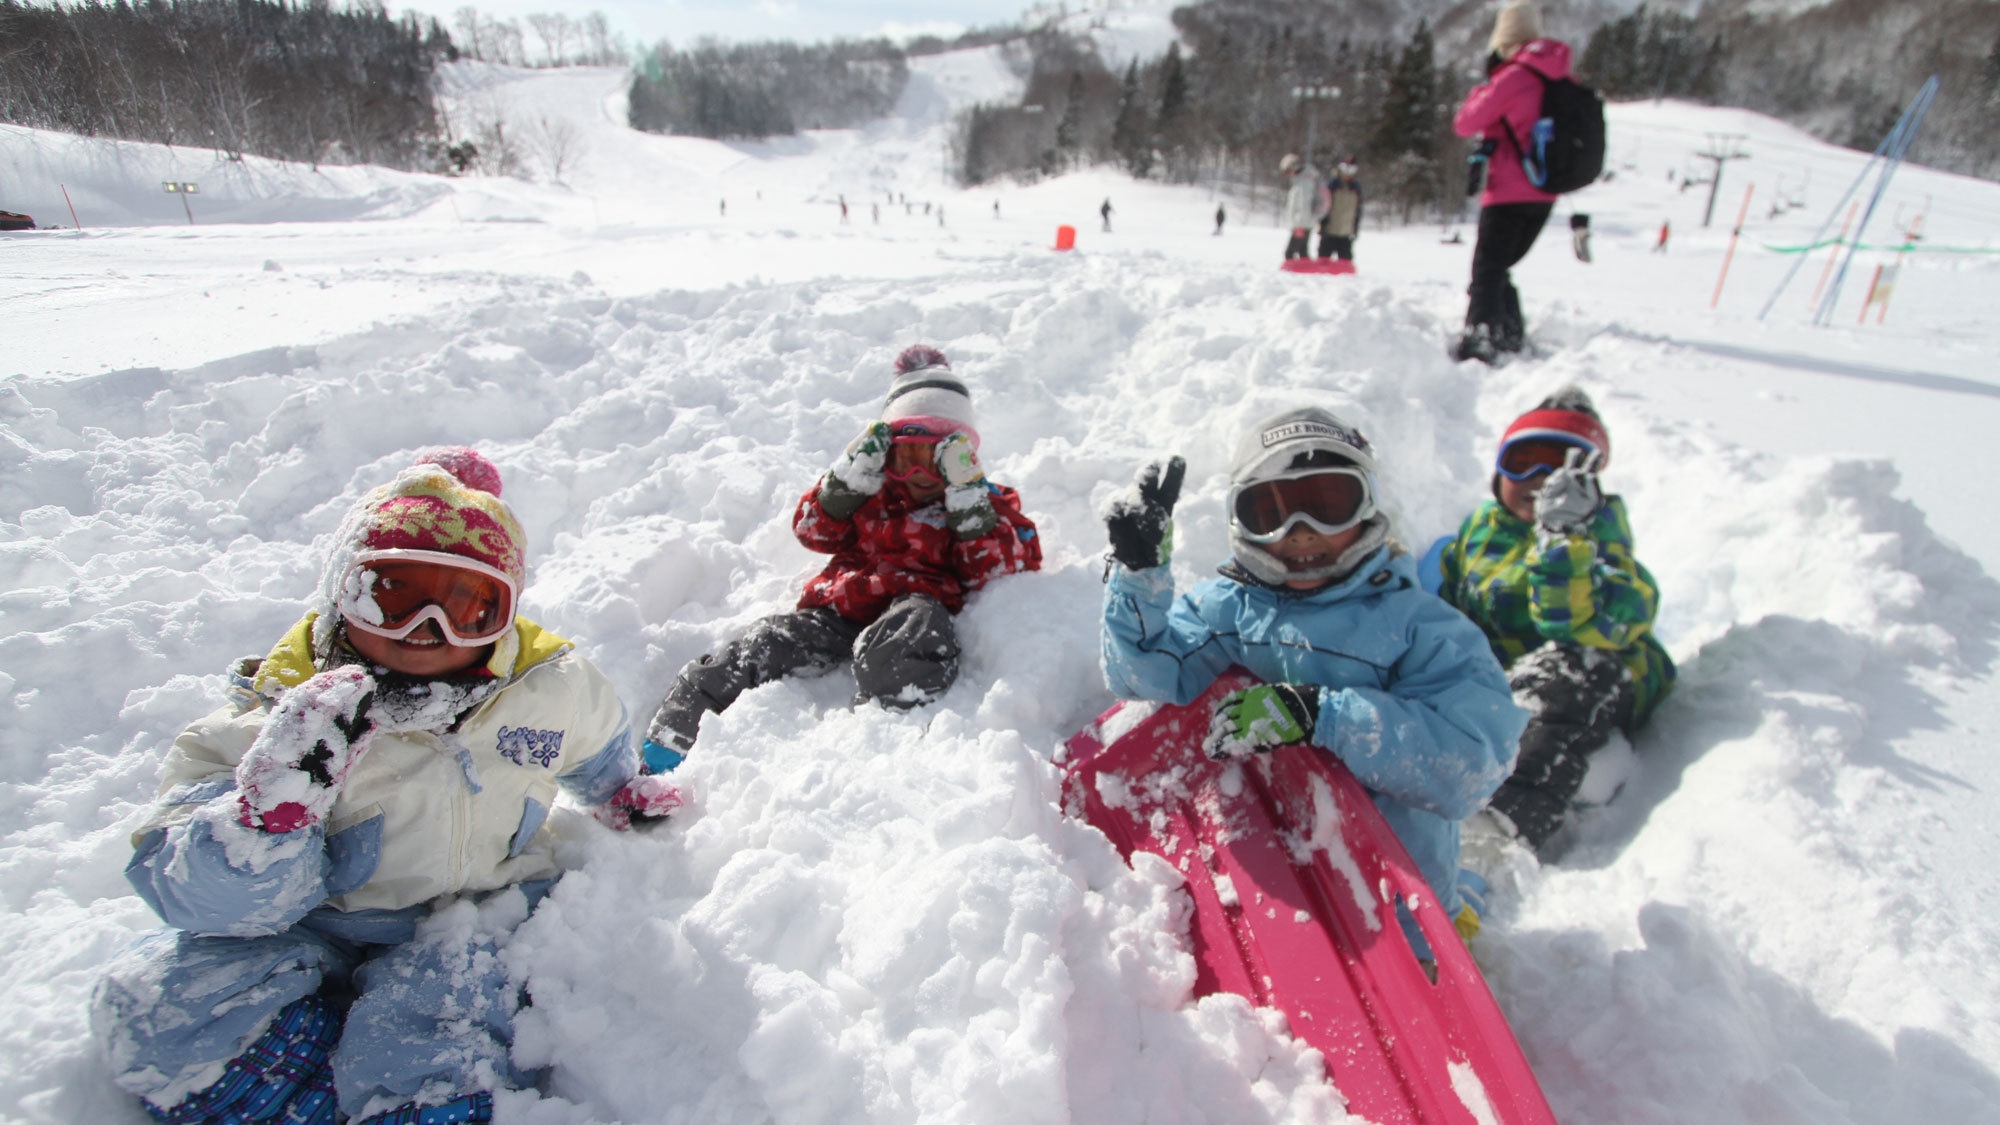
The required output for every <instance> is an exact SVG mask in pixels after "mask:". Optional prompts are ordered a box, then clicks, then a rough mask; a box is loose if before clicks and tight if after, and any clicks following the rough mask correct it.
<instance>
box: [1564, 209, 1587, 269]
mask: <svg viewBox="0 0 2000 1125" xmlns="http://www.w3.org/2000/svg"><path fill="white" fill-rule="evenodd" d="M1569 245H1570V249H1572V250H1574V251H1576V260H1577V261H1579V262H1582V263H1584V264H1586V265H1588V264H1589V263H1590V216H1589V215H1571V216H1570V217H1569Z"/></svg>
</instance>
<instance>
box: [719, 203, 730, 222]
mask: <svg viewBox="0 0 2000 1125" xmlns="http://www.w3.org/2000/svg"><path fill="white" fill-rule="evenodd" d="M717 206H718V207H719V209H720V211H721V214H722V217H723V218H725V219H726V218H728V217H729V201H728V200H727V199H725V200H722V201H721V203H719V204H718V205H717Z"/></svg>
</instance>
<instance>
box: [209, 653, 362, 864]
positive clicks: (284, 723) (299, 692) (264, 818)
mask: <svg viewBox="0 0 2000 1125" xmlns="http://www.w3.org/2000/svg"><path fill="white" fill-rule="evenodd" d="M374 698H375V681H374V679H372V678H371V677H370V676H369V675H368V673H366V672H363V671H362V670H361V669H359V668H357V667H354V666H352V665H350V666H348V667H344V668H332V669H329V670H327V671H325V672H321V673H319V674H318V675H315V676H313V677H312V678H311V679H309V680H307V681H306V682H304V683H302V684H300V685H299V686H297V687H295V688H293V689H291V690H290V691H287V692H286V693H285V695H284V698H282V699H280V700H279V701H278V705H277V707H276V708H274V709H273V710H272V712H271V717H270V718H268V719H266V720H264V729H263V730H262V731H260V732H259V733H258V735H257V741H255V742H253V743H251V744H250V749H249V750H248V751H246V752H245V753H244V755H243V760H242V761H240V762H238V763H237V764H236V788H237V793H238V798H237V799H238V800H239V801H241V803H242V806H243V813H242V816H241V817H240V819H241V820H242V821H243V823H244V824H247V825H249V826H250V827H252V828H261V829H263V830H264V831H266V832H296V831H298V830H299V829H301V828H305V827H307V826H309V825H313V824H318V823H319V822H320V821H322V820H324V819H326V814H327V811H328V810H329V809H331V808H333V802H334V801H335V800H336V799H338V798H339V796H340V787H341V786H342V785H343V784H345V783H346V781H347V771H349V770H351V769H353V768H354V764H355V763H356V762H359V761H360V760H361V756H362V755H363V754H366V753H367V752H368V746H369V744H370V743H371V742H373V741H374V738H375V721H374V720H373V719H371V718H370V717H369V715H368V706H369V704H370V703H372V702H373V701H374Z"/></svg>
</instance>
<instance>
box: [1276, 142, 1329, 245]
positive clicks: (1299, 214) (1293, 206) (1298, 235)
mask: <svg viewBox="0 0 2000 1125" xmlns="http://www.w3.org/2000/svg"><path fill="white" fill-rule="evenodd" d="M1278 175H1279V176H1281V177H1283V178H1284V179H1285V180H1287V181H1288V182H1289V183H1290V184H1291V187H1290V189H1288V190H1287V191H1286V192H1285V226H1286V227H1288V228H1290V230H1291V232H1292V233H1291V238H1290V239H1289V240H1287V241H1286V243H1285V260H1286V261H1288V262H1289V261H1291V260H1292V259H1294V258H1310V257H1312V248H1311V246H1310V245H1308V242H1307V240H1308V239H1309V238H1311V237H1312V229H1313V228H1314V227H1316V226H1318V225H1319V221H1320V219H1321V218H1322V217H1323V216H1324V215H1325V214H1326V209H1327V198H1326V185H1325V184H1322V183H1320V182H1319V169H1317V168H1315V167H1313V166H1312V165H1310V164H1308V163H1306V162H1305V161H1304V160H1303V159H1301V158H1300V157H1299V154H1298V153H1295V152H1288V153H1286V154H1285V158H1284V159H1283V160H1281V161H1279V162H1278Z"/></svg>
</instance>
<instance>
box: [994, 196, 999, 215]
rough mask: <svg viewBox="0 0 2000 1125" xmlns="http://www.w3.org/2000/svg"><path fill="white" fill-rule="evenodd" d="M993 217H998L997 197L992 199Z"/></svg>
mask: <svg viewBox="0 0 2000 1125" xmlns="http://www.w3.org/2000/svg"><path fill="white" fill-rule="evenodd" d="M993 217H994V218H996V219H997V218H999V217H1000V201H999V200H997V199H996V200H994V201H993Z"/></svg>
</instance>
